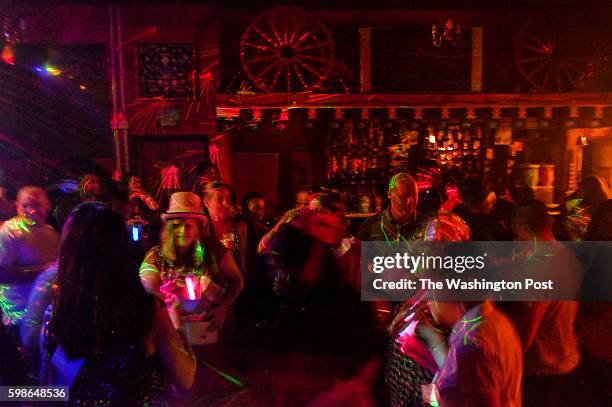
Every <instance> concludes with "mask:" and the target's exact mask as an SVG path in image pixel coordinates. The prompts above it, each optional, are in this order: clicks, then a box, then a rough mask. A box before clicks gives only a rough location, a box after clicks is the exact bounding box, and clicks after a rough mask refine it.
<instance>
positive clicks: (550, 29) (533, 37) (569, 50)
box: [514, 16, 605, 92]
mask: <svg viewBox="0 0 612 407" xmlns="http://www.w3.org/2000/svg"><path fill="white" fill-rule="evenodd" d="M591 28H592V27H591ZM514 60H515V63H516V66H517V68H518V70H519V72H520V73H521V75H522V76H523V77H524V78H525V79H526V80H527V82H528V83H529V84H530V85H531V86H532V87H533V88H535V89H536V90H538V91H541V92H546V91H548V92H567V91H571V90H578V89H588V88H590V87H592V86H593V84H594V83H595V81H596V79H597V77H598V76H599V75H600V73H601V71H602V70H603V68H604V62H605V57H603V56H602V52H601V46H600V45H599V40H598V38H597V36H596V35H595V34H594V33H593V32H592V31H591V30H590V29H589V27H588V25H587V24H585V23H584V22H579V21H578V20H577V18H572V19H570V18H569V17H559V16H557V17H551V16H547V17H546V18H530V19H529V20H527V21H526V22H525V24H524V25H523V26H522V27H521V29H520V30H519V32H518V33H517V35H516V37H515V40H514Z"/></svg>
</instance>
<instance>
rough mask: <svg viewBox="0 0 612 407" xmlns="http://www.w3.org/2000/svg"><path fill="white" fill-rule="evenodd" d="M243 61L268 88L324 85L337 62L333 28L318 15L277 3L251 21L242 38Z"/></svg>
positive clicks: (257, 82) (290, 90)
mask: <svg viewBox="0 0 612 407" xmlns="http://www.w3.org/2000/svg"><path fill="white" fill-rule="evenodd" d="M240 61H241V63H242V67H243V69H244V71H245V73H246V74H247V76H248V77H249V78H250V79H251V81H253V84H254V85H255V86H256V87H257V88H259V89H260V90H262V91H264V92H287V93H296V92H305V91H312V90H316V89H320V88H321V87H322V85H323V83H324V82H325V80H326V79H327V77H328V76H329V73H330V71H331V70H332V66H333V63H334V43H333V40H332V36H331V32H330V31H329V30H328V29H327V27H325V26H324V25H323V23H321V22H320V21H319V20H318V19H317V18H316V17H315V16H313V15H312V14H310V13H308V12H307V11H305V10H302V9H299V8H295V7H277V8H274V9H271V10H269V11H267V12H265V13H263V14H261V15H259V16H258V17H257V18H256V19H255V20H253V21H252V22H251V24H249V26H248V27H247V29H246V31H245V32H244V34H243V35H242V39H241V41H240Z"/></svg>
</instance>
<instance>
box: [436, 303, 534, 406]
mask: <svg viewBox="0 0 612 407" xmlns="http://www.w3.org/2000/svg"><path fill="white" fill-rule="evenodd" d="M448 345H449V352H448V356H447V358H446V361H445V362H444V365H443V366H442V369H441V370H440V375H439V378H438V381H437V383H438V387H439V390H440V397H441V405H442V406H444V407H447V406H462V407H468V406H478V407H482V406H504V407H518V406H521V375H522V371H523V357H522V352H521V342H520V339H519V337H518V334H517V333H516V330H515V329H514V326H513V325H512V323H511V322H510V320H509V319H508V317H506V316H505V315H504V314H503V313H502V312H501V311H498V310H497V309H496V308H495V305H494V304H493V303H491V302H489V301H487V302H484V303H482V304H479V305H477V306H475V307H472V308H471V309H470V310H468V311H467V312H466V314H465V316H464V317H463V318H462V319H461V320H460V321H459V322H458V323H457V324H456V325H455V327H454V328H453V333H452V334H451V336H450V337H449V339H448Z"/></svg>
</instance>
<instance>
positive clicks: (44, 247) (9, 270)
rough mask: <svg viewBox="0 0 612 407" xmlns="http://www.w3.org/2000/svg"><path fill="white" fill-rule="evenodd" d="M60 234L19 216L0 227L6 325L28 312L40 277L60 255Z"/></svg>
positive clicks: (0, 289)
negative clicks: (33, 291) (31, 295)
mask: <svg viewBox="0 0 612 407" xmlns="http://www.w3.org/2000/svg"><path fill="white" fill-rule="evenodd" d="M59 242H60V238H59V234H58V233H57V231H55V229H53V228H52V227H51V226H49V225H47V224H46V223H34V224H33V223H32V222H30V221H28V220H26V219H24V218H21V217H15V218H12V219H9V220H8V221H6V222H4V223H3V224H2V226H1V227H0V306H1V307H2V311H3V314H4V315H3V322H4V324H6V325H13V324H16V323H17V322H19V320H21V318H22V317H23V315H24V314H25V312H26V306H27V302H28V297H29V295H30V290H31V288H32V285H33V282H34V280H35V279H36V276H37V275H38V274H39V273H40V272H42V271H43V270H45V269H46V268H47V267H49V266H50V265H51V264H52V263H53V262H54V261H55V260H56V259H57V256H58V254H59Z"/></svg>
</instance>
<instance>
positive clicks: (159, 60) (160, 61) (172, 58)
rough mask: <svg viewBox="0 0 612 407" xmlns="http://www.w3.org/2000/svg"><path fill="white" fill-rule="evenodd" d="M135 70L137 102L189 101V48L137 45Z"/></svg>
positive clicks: (191, 55) (191, 91)
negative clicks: (138, 92)
mask: <svg viewBox="0 0 612 407" xmlns="http://www.w3.org/2000/svg"><path fill="white" fill-rule="evenodd" d="M138 67H139V74H140V78H139V82H140V97H141V98H155V97H163V98H179V99H184V98H192V97H193V95H194V81H193V76H194V75H193V70H194V47H193V44H186V43H167V44H160V43H141V44H139V45H138Z"/></svg>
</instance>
